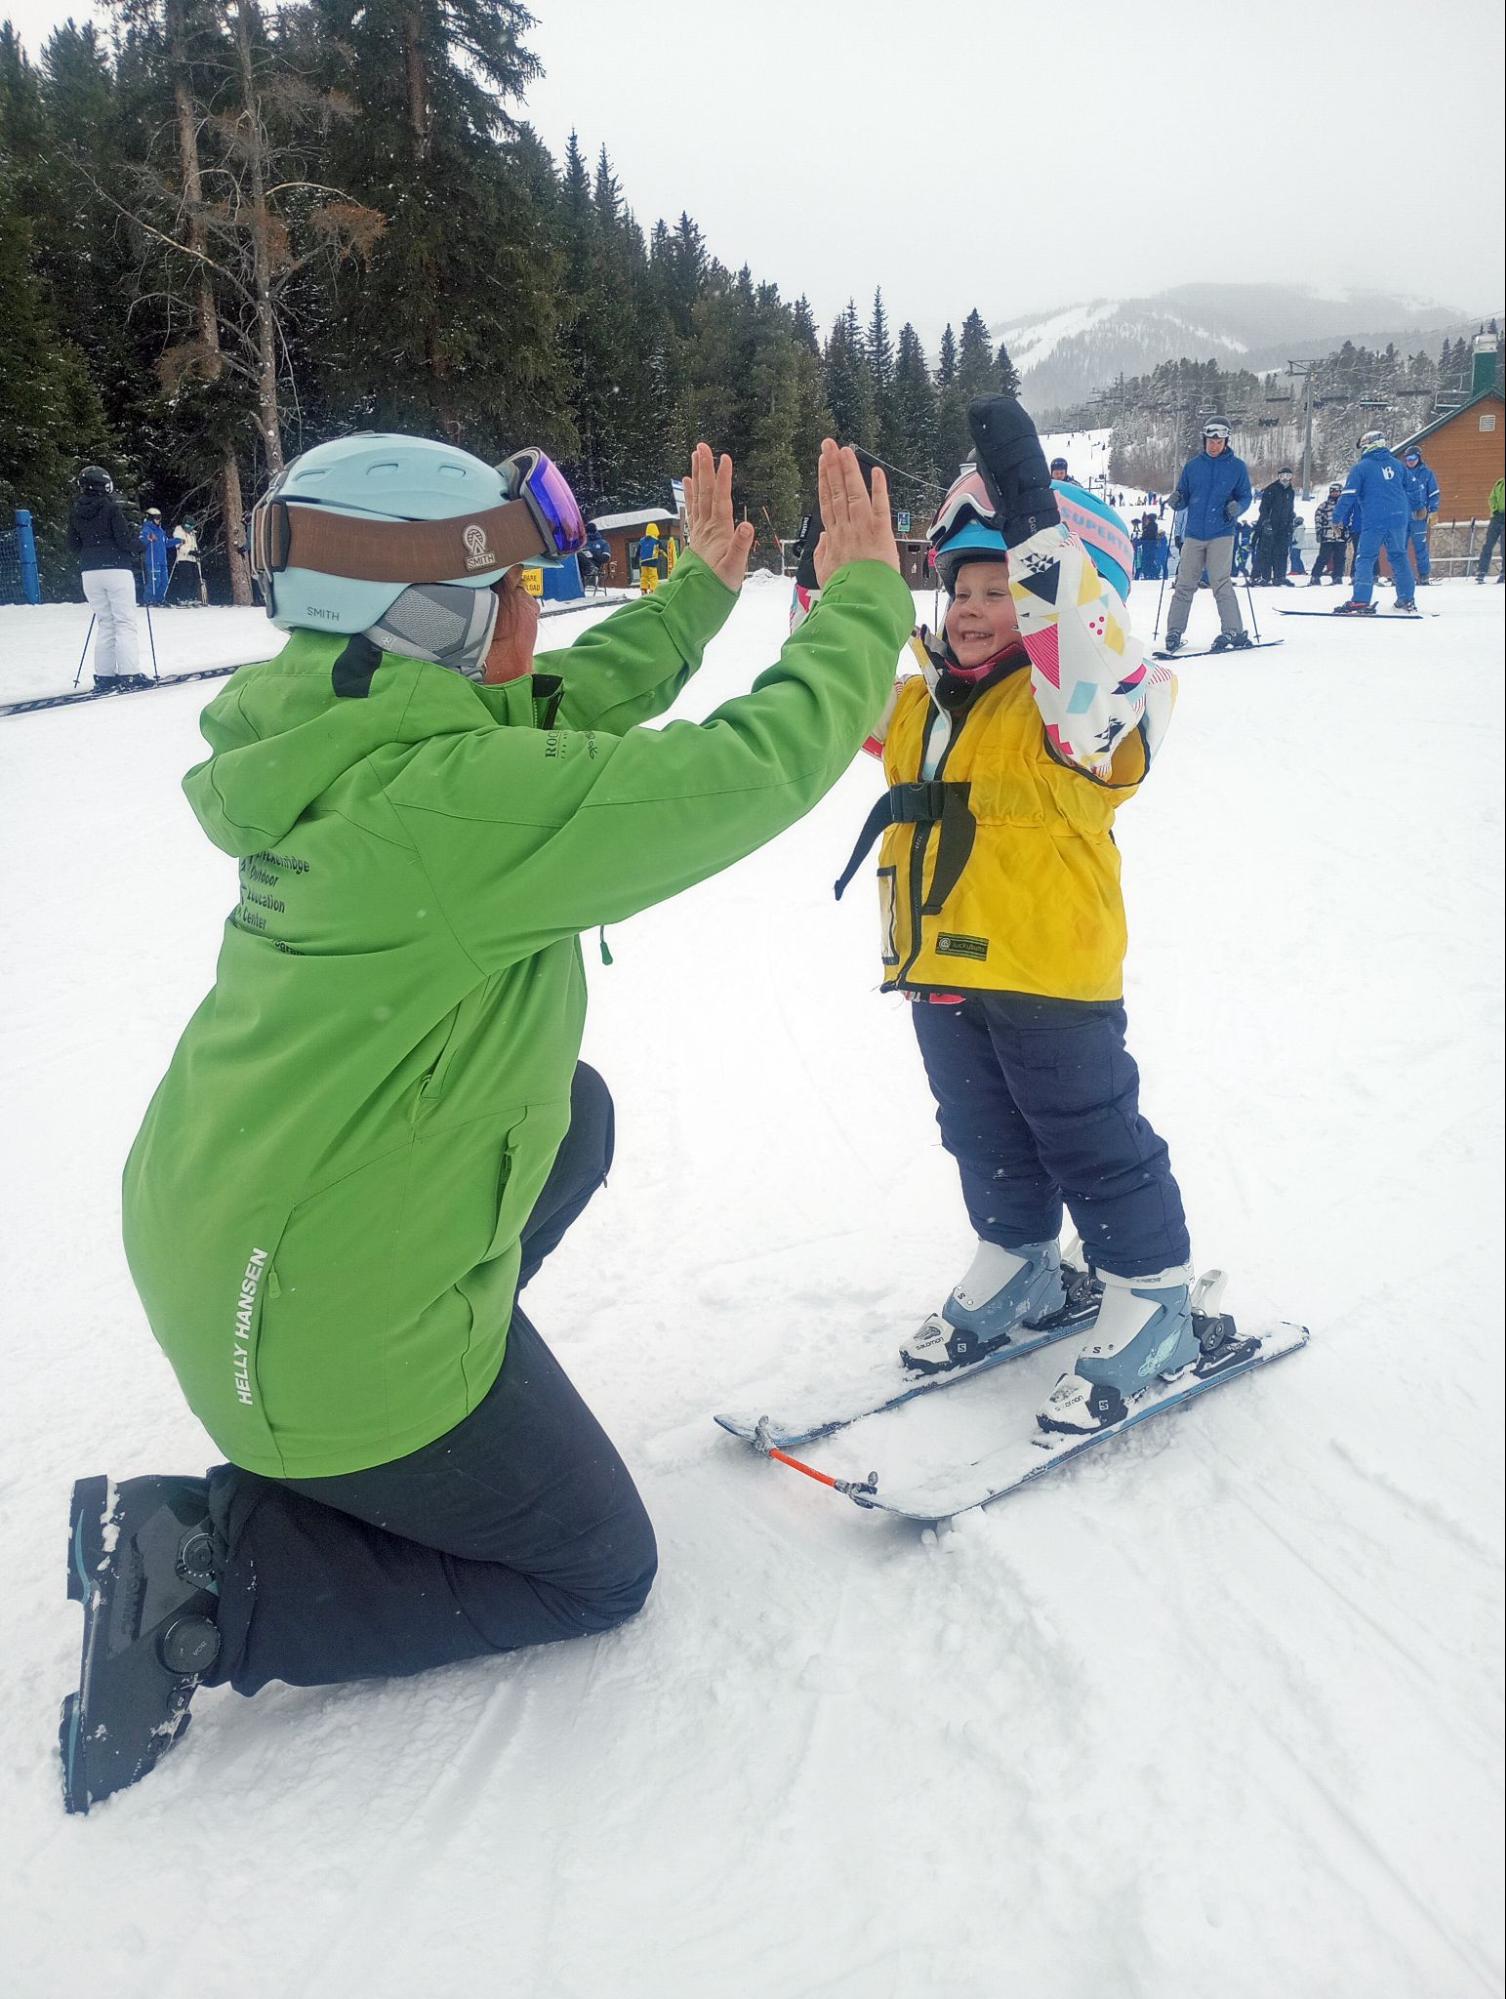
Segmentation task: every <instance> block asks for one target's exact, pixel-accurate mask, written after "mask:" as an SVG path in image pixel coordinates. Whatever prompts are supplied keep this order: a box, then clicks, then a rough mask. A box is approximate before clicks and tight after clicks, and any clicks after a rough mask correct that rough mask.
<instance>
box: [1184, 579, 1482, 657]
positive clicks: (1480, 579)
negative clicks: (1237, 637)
mask: <svg viewBox="0 0 1506 1999" xmlns="http://www.w3.org/2000/svg"><path fill="white" fill-rule="evenodd" d="M1480 580H1481V581H1482V582H1483V581H1484V580H1485V579H1484V578H1483V577H1482V578H1481V579H1480ZM1185 643H1186V641H1185V640H1184V639H1183V637H1182V634H1181V633H1180V632H1178V633H1177V635H1176V637H1175V638H1173V637H1172V635H1171V633H1170V632H1168V633H1167V634H1166V636H1165V638H1164V639H1163V640H1162V641H1161V650H1162V652H1180V651H1181V650H1182V647H1183V645H1184V644H1185Z"/></svg>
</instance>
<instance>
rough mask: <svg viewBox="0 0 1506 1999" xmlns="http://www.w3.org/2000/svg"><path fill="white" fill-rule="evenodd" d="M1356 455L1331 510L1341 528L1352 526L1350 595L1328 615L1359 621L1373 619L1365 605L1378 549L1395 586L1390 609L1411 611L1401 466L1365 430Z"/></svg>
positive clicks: (1379, 438)
mask: <svg viewBox="0 0 1506 1999" xmlns="http://www.w3.org/2000/svg"><path fill="white" fill-rule="evenodd" d="M1359 448H1360V456H1359V458H1358V460H1357V461H1356V462H1355V464H1353V465H1352V466H1351V467H1350V469H1349V476H1348V478H1347V479H1346V480H1345V481H1344V490H1343V492H1342V493H1341V494H1340V495H1339V503H1338V505H1337V506H1336V507H1335V509H1334V516H1333V517H1334V519H1335V520H1336V521H1338V522H1339V523H1340V524H1341V525H1342V526H1345V527H1348V526H1350V525H1351V524H1354V528H1355V532H1356V535H1357V542H1356V548H1355V557H1354V595H1353V596H1352V597H1351V598H1350V599H1349V601H1348V602H1347V603H1345V604H1336V605H1335V606H1334V615H1335V616H1336V617H1337V616H1342V615H1344V614H1346V613H1347V614H1349V615H1352V616H1358V617H1364V616H1370V617H1373V616H1374V615H1375V606H1374V604H1373V603H1372V602H1371V601H1370V599H1371V594H1372V592H1373V591H1374V589H1375V568H1376V563H1377V561H1378V560H1379V557H1380V553H1381V550H1382V549H1384V550H1385V552H1386V555H1387V556H1388V558H1389V559H1390V563H1391V574H1392V577H1393V578H1394V580H1395V583H1396V608H1397V610H1398V611H1402V612H1409V611H1412V612H1415V611H1416V609H1417V597H1416V588H1415V584H1414V582H1413V578H1412V564H1411V561H1410V559H1409V558H1408V555H1407V527H1408V515H1409V513H1410V511H1411V504H1410V500H1409V496H1408V493H1407V475H1406V467H1405V466H1404V465H1403V464H1402V462H1401V460H1400V459H1399V458H1397V457H1396V456H1395V455H1394V454H1393V453H1392V452H1391V451H1389V450H1388V449H1387V448H1386V438H1385V433H1384V432H1383V431H1379V430H1367V431H1366V432H1365V434H1364V436H1363V437H1362V438H1361V439H1360V446H1359Z"/></svg>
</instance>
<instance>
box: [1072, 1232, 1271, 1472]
mask: <svg viewBox="0 0 1506 1999" xmlns="http://www.w3.org/2000/svg"><path fill="white" fill-rule="evenodd" d="M1191 1278H1192V1266H1191V1264H1183V1265H1181V1266H1179V1267H1178V1268H1177V1269H1174V1270H1163V1271H1160V1272H1158V1273H1157V1274H1156V1275H1155V1276H1153V1277H1111V1276H1109V1275H1108V1274H1107V1273H1105V1276H1104V1278H1103V1304H1102V1307H1101V1308H1100V1311H1099V1314H1098V1324H1097V1327H1096V1328H1095V1332H1096V1337H1095V1339H1094V1340H1093V1342H1092V1344H1091V1345H1090V1346H1086V1347H1084V1348H1083V1350H1082V1352H1081V1353H1080V1354H1079V1355H1078V1356H1077V1365H1076V1366H1075V1368H1074V1369H1073V1371H1072V1373H1071V1374H1064V1375H1063V1376H1062V1377H1061V1379H1060V1381H1058V1382H1057V1384H1056V1386H1055V1388H1054V1389H1052V1391H1051V1394H1050V1396H1049V1397H1048V1398H1047V1401H1046V1406H1045V1408H1044V1409H1043V1410H1041V1411H1040V1412H1039V1414H1038V1415H1037V1416H1036V1419H1035V1420H1036V1422H1037V1423H1038V1425H1039V1426H1040V1429H1041V1431H1042V1433H1043V1434H1042V1435H1041V1436H1039V1437H1037V1438H1036V1439H1035V1441H1036V1442H1037V1443H1038V1444H1040V1445H1041V1446H1042V1447H1043V1448H1046V1449H1049V1448H1050V1447H1051V1446H1052V1444H1054V1443H1055V1441H1056V1439H1057V1437H1059V1436H1067V1437H1092V1436H1097V1435H1098V1434H1099V1432H1100V1431H1103V1430H1112V1429H1113V1428H1114V1427H1115V1426H1116V1425H1117V1424H1119V1423H1122V1422H1124V1420H1125V1418H1126V1417H1128V1416H1129V1415H1131V1414H1132V1413H1133V1411H1134V1408H1135V1404H1136V1402H1137V1401H1138V1400H1139V1399H1140V1398H1141V1397H1142V1396H1144V1395H1145V1394H1146V1392H1147V1391H1148V1390H1149V1389H1151V1388H1153V1387H1154V1386H1155V1384H1156V1382H1157V1381H1169V1380H1171V1379H1173V1378H1174V1377H1175V1376H1177V1375H1179V1374H1182V1373H1184V1372H1187V1371H1189V1370H1190V1371H1191V1372H1192V1373H1193V1374H1195V1375H1197V1376H1198V1378H1199V1379H1200V1380H1204V1381H1206V1380H1208V1379H1209V1378H1210V1377H1211V1376H1212V1375H1215V1374H1220V1373H1222V1372H1223V1370H1224V1369H1225V1368H1227V1367H1230V1366H1232V1365H1233V1364H1234V1363H1235V1362H1237V1361H1244V1360H1248V1359H1249V1357H1250V1356H1251V1354H1253V1353H1255V1352H1256V1351H1257V1350H1258V1349H1259V1346H1260V1341H1259V1340H1258V1339H1241V1338H1240V1335H1239V1330H1238V1328H1237V1327H1236V1326H1235V1324H1234V1321H1233V1319H1231V1318H1230V1317H1229V1315H1228V1313H1227V1312H1222V1311H1220V1309H1219V1306H1220V1304H1221V1302H1222V1299H1223V1295H1224V1284H1225V1282H1226V1279H1225V1277H1224V1273H1223V1271H1221V1270H1206V1271H1204V1273H1203V1275H1202V1276H1201V1277H1200V1278H1198V1280H1197V1282H1196V1283H1195V1284H1193V1283H1191Z"/></svg>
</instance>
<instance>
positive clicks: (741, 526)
mask: <svg viewBox="0 0 1506 1999" xmlns="http://www.w3.org/2000/svg"><path fill="white" fill-rule="evenodd" d="M685 520H686V524H687V528H688V531H689V532H688V539H689V542H690V546H691V547H692V548H693V549H694V550H695V552H696V554H697V555H698V556H699V557H700V558H701V560H702V562H704V563H705V564H706V566H707V567H708V568H709V569H712V570H714V571H715V572H716V574H717V576H718V577H720V579H721V581H722V582H723V583H725V584H726V586H727V588H728V589H729V590H741V588H742V587H743V578H744V577H745V576H746V575H747V573H748V557H749V555H750V554H751V552H752V548H753V532H754V530H753V523H752V522H751V521H743V522H741V523H738V522H736V521H734V520H733V517H732V460H731V459H730V458H728V457H727V456H726V454H725V453H724V454H723V455H722V457H721V458H720V459H717V458H714V457H713V456H712V451H711V446H710V445H709V444H698V445H697V446H696V448H695V450H694V451H693V452H692V453H691V454H690V471H689V472H688V473H687V474H686V478H685Z"/></svg>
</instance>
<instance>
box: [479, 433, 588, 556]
mask: <svg viewBox="0 0 1506 1999" xmlns="http://www.w3.org/2000/svg"><path fill="white" fill-rule="evenodd" d="M497 469H498V470H499V471H500V472H501V473H502V474H503V475H504V477H505V478H506V479H507V482H508V490H509V492H510V493H512V494H513V495H515V496H516V497H517V498H519V499H522V500H526V501H527V502H528V511H529V512H530V513H531V514H532V516H533V518H534V522H535V524H536V526H537V527H538V529H539V532H540V533H541V534H543V535H544V536H545V537H546V539H547V542H548V545H549V546H550V547H552V548H553V551H554V553H555V554H556V555H574V554H576V552H577V551H578V550H580V549H582V548H584V547H585V545H586V523H585V519H584V517H583V516H582V514H581V510H580V505H579V503H578V501H577V500H576V497H575V495H574V493H572V492H571V490H570V482H569V480H568V479H567V478H566V477H565V475H564V473H563V472H561V470H560V468H559V467H558V465H556V464H555V462H554V460H553V459H552V458H550V457H548V456H546V454H545V453H544V452H542V451H515V452H514V453H513V454H512V456H511V457H510V458H507V459H504V460H503V462H502V464H501V465H500V466H499V467H498V468H497Z"/></svg>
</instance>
